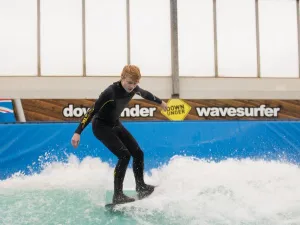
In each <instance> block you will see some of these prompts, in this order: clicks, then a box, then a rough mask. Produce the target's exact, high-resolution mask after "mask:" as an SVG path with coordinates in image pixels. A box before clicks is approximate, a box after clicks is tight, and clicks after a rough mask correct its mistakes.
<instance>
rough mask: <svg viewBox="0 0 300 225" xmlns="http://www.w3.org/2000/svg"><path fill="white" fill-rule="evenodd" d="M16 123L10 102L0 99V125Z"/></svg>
mask: <svg viewBox="0 0 300 225" xmlns="http://www.w3.org/2000/svg"><path fill="white" fill-rule="evenodd" d="M7 122H16V118H15V113H14V108H13V104H12V100H10V99H0V123H7Z"/></svg>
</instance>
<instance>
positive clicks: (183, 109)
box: [161, 99, 192, 121]
mask: <svg viewBox="0 0 300 225" xmlns="http://www.w3.org/2000/svg"><path fill="white" fill-rule="evenodd" d="M167 105H168V110H167V111H163V110H162V111H161V113H162V114H163V115H164V116H165V117H167V118H168V119H169V120H174V121H179V120H184V118H185V117H186V116H187V115H188V114H189V112H190V111H191V108H192V107H191V106H189V105H188V104H187V103H185V102H184V101H182V100H181V99H170V100H169V101H168V103H167Z"/></svg>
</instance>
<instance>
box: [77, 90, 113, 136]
mask: <svg viewBox="0 0 300 225" xmlns="http://www.w3.org/2000/svg"><path fill="white" fill-rule="evenodd" d="M111 99H112V91H111V90H110V89H106V90H105V91H104V92H102V93H101V94H100V96H99V98H98V99H97V101H96V102H95V104H94V105H93V106H92V107H91V108H90V109H89V110H88V111H87V112H86V114H85V115H84V117H83V118H82V119H81V121H80V123H79V125H78V127H77V129H76V130H75V133H77V134H81V133H82V131H83V130H84V128H86V127H87V125H88V124H89V123H90V122H91V120H92V118H93V116H94V115H95V113H97V112H98V111H99V110H100V109H101V108H102V107H103V106H104V105H105V103H107V101H109V100H111Z"/></svg>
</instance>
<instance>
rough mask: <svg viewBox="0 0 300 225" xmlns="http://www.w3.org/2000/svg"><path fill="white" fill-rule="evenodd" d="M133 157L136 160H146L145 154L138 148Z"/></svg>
mask: <svg viewBox="0 0 300 225" xmlns="http://www.w3.org/2000/svg"><path fill="white" fill-rule="evenodd" d="M132 156H133V158H135V159H144V152H143V151H142V149H140V148H139V147H138V148H137V149H136V151H135V152H134V154H132Z"/></svg>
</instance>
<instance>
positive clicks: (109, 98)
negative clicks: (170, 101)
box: [75, 81, 162, 194]
mask: <svg viewBox="0 0 300 225" xmlns="http://www.w3.org/2000/svg"><path fill="white" fill-rule="evenodd" d="M135 94H138V95H140V96H141V97H143V98H144V99H147V100H150V101H152V102H156V103H158V104H161V102H162V100H161V99H159V98H157V97H156V96H154V95H153V94H151V93H150V92H148V91H146V90H143V89H142V88H140V87H139V86H136V88H135V89H134V90H133V91H132V92H130V93H128V92H127V91H126V90H125V89H124V88H123V86H122V84H121V81H118V82H115V83H113V84H112V85H110V86H109V87H108V88H106V89H105V90H104V91H103V92H102V93H101V95H100V96H99V98H98V99H97V101H96V102H95V104H94V106H93V107H91V108H90V109H89V110H88V112H87V113H86V115H85V116H84V117H83V118H82V120H81V122H80V124H79V126H78V127H77V129H76V131H75V132H76V133H78V134H81V132H82V131H83V130H84V128H85V127H86V126H87V125H88V124H89V122H90V121H91V120H92V119H93V120H92V128H93V133H94V135H95V136H96V137H97V138H98V139H99V140H100V141H101V142H102V143H103V144H104V145H105V146H106V147H107V148H108V149H109V150H110V151H111V152H112V153H113V154H114V155H116V156H117V157H118V159H119V160H118V163H117V165H116V168H115V173H114V175H115V178H114V191H115V194H118V193H122V192H123V181H124V177H125V173H126V170H127V166H128V163H129V160H130V156H132V157H133V172H134V176H135V180H136V184H137V188H138V187H139V186H143V185H145V183H144V176H143V173H144V153H143V151H142V150H141V148H140V147H139V145H138V143H137V142H136V140H135V139H134V137H133V136H132V135H131V134H130V133H129V132H128V130H127V129H126V128H125V127H124V126H123V125H122V124H121V122H120V120H119V117H120V115H121V113H122V111H123V110H124V108H125V107H126V106H127V104H128V103H129V101H130V100H131V99H132V98H133V96H134V95H135Z"/></svg>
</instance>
